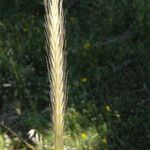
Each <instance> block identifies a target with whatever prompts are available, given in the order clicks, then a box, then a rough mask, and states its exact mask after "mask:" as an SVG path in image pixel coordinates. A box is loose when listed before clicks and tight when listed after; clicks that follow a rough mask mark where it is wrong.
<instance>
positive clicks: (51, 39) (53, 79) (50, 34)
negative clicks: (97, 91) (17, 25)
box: [44, 0, 66, 150]
mask: <svg viewBox="0 0 150 150" xmlns="http://www.w3.org/2000/svg"><path fill="white" fill-rule="evenodd" d="M44 4H45V10H46V24H45V28H46V39H47V44H46V45H47V48H46V49H47V56H48V57H47V64H48V73H49V81H50V88H51V106H52V123H53V133H54V149H55V150H63V132H64V131H63V130H64V109H65V102H66V96H65V95H66V78H65V70H66V69H65V68H66V67H65V61H66V60H65V58H64V54H65V53H64V41H65V39H64V33H65V31H64V17H63V10H62V0H61V1H60V0H44Z"/></svg>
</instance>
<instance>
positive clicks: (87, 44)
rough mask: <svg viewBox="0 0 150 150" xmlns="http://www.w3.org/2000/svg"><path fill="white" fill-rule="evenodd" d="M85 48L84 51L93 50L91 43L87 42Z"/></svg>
mask: <svg viewBox="0 0 150 150" xmlns="http://www.w3.org/2000/svg"><path fill="white" fill-rule="evenodd" d="M83 48H84V49H86V50H87V49H90V48H91V44H90V43H89V42H86V43H85V44H84V45H83Z"/></svg>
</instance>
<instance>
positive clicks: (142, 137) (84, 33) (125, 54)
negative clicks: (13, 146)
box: [0, 0, 150, 150]
mask: <svg viewBox="0 0 150 150" xmlns="http://www.w3.org/2000/svg"><path fill="white" fill-rule="evenodd" d="M64 7H65V8H66V28H67V51H68V55H67V61H68V66H67V67H68V86H69V90H68V109H67V114H66V137H65V138H66V143H67V144H66V145H68V146H73V147H77V148H78V149H79V150H80V149H81V150H84V149H85V150H88V149H92V150H99V149H101V150H103V149H104V150H105V149H109V150H126V149H128V150H141V149H142V150H148V149H149V147H150V143H149V141H150V120H149V118H150V109H149V107H150V67H149V66H150V59H149V58H150V50H149V40H148V39H149V33H148V31H149V22H148V17H149V16H148V10H149V9H150V8H149V4H148V0H126V1H119V0H113V1H110V0H105V1H104V0H101V1H100V0H95V1H91V0H86V1H80V0H65V1H64ZM44 13H45V12H44V6H43V1H41V0H32V1H28V0H24V1H21V0H20V1H19V0H14V1H12V0H5V1H4V0H0V37H1V39H0V121H1V122H2V121H4V122H5V123H6V124H7V125H8V126H9V127H11V128H12V129H13V130H14V131H15V132H17V133H19V132H21V133H22V136H23V137H25V135H26V133H27V132H28V130H30V129H31V128H36V129H38V130H39V131H40V132H41V133H43V136H46V139H51V133H49V134H47V129H49V128H50V126H51V125H50V124H49V118H50V116H49V114H50V113H49V108H48V107H49V85H48V84H49V83H48V76H47V66H46V59H45V57H46V53H45V36H44ZM1 133H2V134H1V135H2V136H3V134H4V129H1ZM1 141H2V137H1V136H0V142H1ZM14 143H15V142H14ZM0 145H1V144H0ZM0 148H1V147H0ZM1 149H2V148H1Z"/></svg>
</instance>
